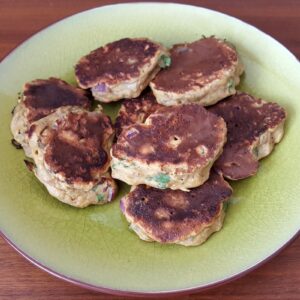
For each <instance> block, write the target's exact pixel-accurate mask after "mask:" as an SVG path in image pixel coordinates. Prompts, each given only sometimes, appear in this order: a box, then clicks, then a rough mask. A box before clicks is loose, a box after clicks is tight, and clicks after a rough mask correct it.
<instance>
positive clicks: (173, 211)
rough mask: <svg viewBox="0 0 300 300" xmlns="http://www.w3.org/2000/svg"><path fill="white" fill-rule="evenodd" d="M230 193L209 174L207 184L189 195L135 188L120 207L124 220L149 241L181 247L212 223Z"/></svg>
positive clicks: (181, 192) (215, 175)
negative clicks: (174, 244)
mask: <svg viewBox="0 0 300 300" xmlns="http://www.w3.org/2000/svg"><path fill="white" fill-rule="evenodd" d="M231 193H232V189H231V187H230V186H229V184H228V183H227V182H226V181H224V179H223V177H222V176H220V175H218V174H217V173H215V172H211V175H210V178H209V180H208V181H206V182H205V183H204V184H203V185H202V186H200V187H197V188H194V189H191V191H190V192H183V191H178V190H177V191H173V190H169V189H166V190H160V189H155V188H152V187H149V186H146V185H139V186H136V187H135V188H134V189H133V190H132V191H131V192H130V193H129V194H128V195H126V196H125V197H123V198H122V199H121V203H120V206H121V210H122V211H123V213H124V215H125V216H126V218H127V220H128V221H129V222H130V223H131V224H133V225H134V226H136V227H138V228H139V229H141V230H142V232H143V233H144V234H145V235H146V236H147V237H148V238H149V239H150V240H154V241H157V242H160V243H183V244H184V241H186V242H187V239H192V238H193V237H195V236H197V235H199V234H201V232H202V231H203V230H204V229H205V228H207V227H209V226H210V225H211V224H212V223H213V222H214V221H215V219H216V218H217V217H218V216H219V215H220V213H221V210H222V206H223V202H224V201H226V200H227V199H228V198H229V197H230V196H231ZM191 244H193V242H192V240H191V241H190V245H191ZM186 245H188V244H186ZM194 245H195V244H194Z"/></svg>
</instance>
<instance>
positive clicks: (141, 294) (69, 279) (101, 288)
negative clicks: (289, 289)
mask: <svg viewBox="0 0 300 300" xmlns="http://www.w3.org/2000/svg"><path fill="white" fill-rule="evenodd" d="M150 4H155V5H161V6H168V5H172V6H184V7H192V8H195V9H200V10H206V11H208V12H212V13H216V14H219V15H221V16H225V17H228V18H231V19H233V20H234V21H237V22H241V23H243V24H245V25H247V26H248V27H251V28H252V29H254V30H256V31H257V32H259V33H260V34H262V35H264V37H265V38H268V39H269V40H270V41H272V42H273V43H276V44H277V46H278V47H280V48H281V49H282V50H283V51H285V54H286V55H289V56H290V58H291V59H294V60H295V62H298V63H299V60H298V59H297V57H296V56H295V55H294V54H293V53H292V52H291V51H290V50H289V49H288V48H287V47H285V46H284V45H283V44H281V43H280V42H279V41H278V40H276V39H275V38H274V37H272V36H271V35H269V34H267V33H265V32H264V31H262V30H260V29H259V28H257V27H255V26H254V25H252V24H249V23H248V22H246V21H244V20H241V19H239V18H237V17H234V16H231V15H229V14H226V13H223V12H220V11H217V10H214V9H210V8H206V7H202V6H197V5H192V4H184V3H175V2H156V1H145V2H142V1H137V2H124V3H112V4H109V5H99V6H96V7H93V8H90V9H85V10H82V11H79V12H77V13H74V14H70V15H67V16H65V17H63V18H61V19H58V20H57V21H55V22H53V23H51V24H48V25H45V26H42V27H41V28H40V29H38V30H37V31H35V32H34V33H32V34H30V35H29V36H28V37H26V38H24V39H22V41H21V42H19V43H18V44H17V45H16V46H14V47H13V48H12V49H10V50H8V51H7V52H6V53H5V54H4V56H3V57H2V58H1V59H0V64H1V63H2V62H4V61H5V60H6V59H9V57H10V56H11V55H13V54H14V52H15V51H17V50H18V48H19V47H20V46H22V45H23V44H25V43H28V42H30V41H31V40H32V39H33V38H34V37H35V36H37V35H39V34H41V33H43V32H44V31H47V30H48V29H49V28H51V27H52V26H55V25H57V24H59V23H63V22H64V21H66V20H67V19H70V18H73V17H75V16H78V15H81V14H85V13H87V12H91V11H94V10H99V9H102V8H109V7H113V6H136V5H150ZM0 236H1V237H2V238H3V239H4V241H5V242H6V243H7V244H8V245H9V246H11V247H12V248H13V249H14V250H15V251H16V252H17V253H19V254H20V255H21V256H22V257H24V258H25V259H26V260H27V261H29V262H30V263H31V264H33V265H34V266H36V267H38V268H39V269H41V270H43V271H45V272H47V273H48V274H50V275H52V276H54V277H56V278H58V279H61V280H63V281H65V282H69V283H71V284H74V285H76V286H78V287H81V288H84V289H87V290H92V291H95V292H101V293H105V294H111V295H116V296H134V297H153V296H155V297H166V296H175V295H186V294H190V293H195V292H200V291H204V290H208V289H211V288H215V287H218V286H221V285H224V284H226V283H229V282H232V281H234V280H236V279H239V278H241V277H243V276H245V275H247V274H248V273H250V272H251V271H253V270H255V269H257V268H259V267H260V266H262V265H264V264H265V263H267V262H268V261H270V260H271V259H273V258H274V257H275V256H277V255H278V254H279V253H280V252H281V251H283V250H284V249H286V248H287V247H288V246H290V245H291V244H292V243H293V242H294V241H295V240H296V239H297V238H298V237H299V236H300V229H299V230H298V231H297V232H296V233H295V234H294V235H293V236H291V237H290V239H288V240H287V241H286V242H285V243H284V244H283V245H281V246H280V247H279V248H278V249H277V250H276V251H274V252H273V253H271V254H270V255H269V256H267V257H265V258H264V259H262V260H261V261H259V262H257V263H256V264H254V265H252V266H251V267H249V268H246V269H244V270H243V271H241V272H239V273H236V274H234V275H232V276H230V277H227V278H224V279H221V280H218V281H215V282H211V283H208V284H204V285H199V286H195V287H191V288H183V289H178V290H176V289H174V290H166V291H165V290H162V291H157V292H153V291H149V292H147V291H144V292H140V291H133V290H122V289H114V288H109V287H105V286H100V285H93V284H90V283H86V282H84V281H81V280H77V279H74V278H72V277H69V276H66V275H64V274H62V273H59V272H56V271H54V270H53V269H51V268H50V267H47V266H45V265H44V264H42V263H41V262H39V261H38V260H36V259H34V258H33V257H31V256H30V255H28V254H27V253H26V252H24V251H23V250H22V249H21V248H22V247H18V246H17V245H16V244H15V243H14V242H13V241H12V240H11V239H10V238H9V237H7V236H6V235H5V234H4V232H3V231H2V229H0Z"/></svg>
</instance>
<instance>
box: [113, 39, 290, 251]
mask: <svg viewBox="0 0 300 300" xmlns="http://www.w3.org/2000/svg"><path fill="white" fill-rule="evenodd" d="M170 53H171V65H170V67H169V68H165V69H163V70H162V71H160V72H159V73H158V75H157V76H156V77H155V78H154V80H153V81H152V82H151V83H150V87H151V89H152V91H153V93H154V95H153V94H151V93H150V92H149V91H148V92H146V93H144V94H142V95H141V96H140V97H139V98H135V99H131V100H126V101H125V102H124V103H123V104H122V105H121V109H120V111H119V115H118V117H117V120H116V124H117V128H118V140H117V143H116V144H115V145H114V146H113V148H112V151H111V153H112V176H113V177H114V178H117V179H121V180H123V181H125V182H126V183H128V184H131V185H133V187H132V190H131V192H130V193H129V194H128V195H126V196H125V197H123V198H122V200H121V209H122V211H123V213H124V215H125V217H126V219H127V220H128V222H129V223H130V227H131V228H132V229H133V230H134V231H135V232H136V233H137V234H138V235H139V237H140V238H141V239H143V240H146V241H157V242H160V243H176V244H182V245H185V246H192V245H199V244H201V243H203V242H204V241H205V240H206V239H207V238H208V236H209V235H210V234H212V233H213V232H215V231H218V230H220V228H221V227H222V223H223V219H224V215H225V214H224V210H223V209H222V207H223V203H224V202H225V201H226V200H228V198H229V197H230V195H231V193H232V190H231V188H230V186H229V184H228V183H227V182H226V181H224V179H223V177H226V178H228V179H231V180H236V179H242V178H246V177H248V176H251V175H254V174H255V173H256V172H257V169H258V160H259V159H261V158H263V157H265V156H267V155H268V154H270V152H271V151H272V149H273V147H274V144H275V143H278V142H279V141H280V140H281V138H282V136H283V125H284V121H285V119H286V112H285V110H284V109H283V108H281V107H280V106H279V105H278V104H275V103H267V102H266V101H263V100H261V99H257V98H255V97H252V96H250V95H248V94H245V93H241V92H238V93H236V90H235V86H236V85H237V84H238V83H239V76H240V75H241V74H242V72H243V65H242V63H241V61H240V59H239V57H238V54H237V52H236V50H235V48H234V47H233V46H232V45H231V44H229V43H227V42H224V41H222V40H219V39H216V38H213V37H212V38H204V39H201V40H199V41H196V42H194V43H190V44H183V45H175V46H173V48H172V49H171V50H170ZM230 95H232V96H230ZM228 96H229V97H228ZM154 98H156V100H157V101H156V102H155V100H154ZM221 100H222V101H221ZM219 101H220V102H219ZM217 102H219V103H217ZM191 103H195V104H191ZM196 103H197V104H196ZM199 104H200V105H199ZM171 105H176V106H171ZM201 105H202V106H209V107H207V108H206V109H205V108H203V107H202V106H201ZM165 106H168V107H165ZM216 116H218V117H221V118H216ZM224 121H225V122H224ZM223 146H224V147H223ZM200 208H201V209H200ZM208 212H209V213H208Z"/></svg>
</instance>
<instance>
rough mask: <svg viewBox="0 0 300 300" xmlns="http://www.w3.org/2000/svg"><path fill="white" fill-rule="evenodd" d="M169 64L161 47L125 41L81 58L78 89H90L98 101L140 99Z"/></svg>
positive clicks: (144, 40) (139, 40)
mask: <svg viewBox="0 0 300 300" xmlns="http://www.w3.org/2000/svg"><path fill="white" fill-rule="evenodd" d="M168 63H169V58H168V51H167V50H166V48H165V47H163V46H162V45H161V44H159V43H156V42H153V41H151V40H149V39H147V38H124V39H121V40H118V41H115V42H112V43H109V44H107V45H105V46H103V47H100V48H98V49H96V50H94V51H92V52H91V53H90V54H88V55H86V56H84V57H82V58H81V59H80V60H79V62H78V63H77V65H76V66H75V75H76V79H77V81H78V84H79V86H80V87H81V88H84V89H91V91H92V94H93V96H94V98H95V99H96V100H99V101H101V102H112V101H117V100H120V99H123V98H135V97H138V96H139V95H140V94H141V92H142V91H143V90H144V89H145V87H147V85H148V84H149V82H150V81H151V80H152V79H153V78H154V76H155V75H156V74H157V73H158V72H159V70H160V68H161V67H165V66H166V65H168Z"/></svg>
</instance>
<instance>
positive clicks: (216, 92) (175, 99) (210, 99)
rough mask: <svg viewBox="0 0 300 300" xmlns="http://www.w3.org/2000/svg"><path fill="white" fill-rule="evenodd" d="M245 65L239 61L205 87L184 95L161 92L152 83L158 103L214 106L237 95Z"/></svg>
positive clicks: (221, 72) (194, 89) (189, 91)
mask: <svg viewBox="0 0 300 300" xmlns="http://www.w3.org/2000/svg"><path fill="white" fill-rule="evenodd" d="M243 72H244V65H243V64H242V62H241V60H240V59H239V60H238V62H237V64H236V65H233V66H232V67H230V68H228V69H226V70H223V71H220V73H219V74H218V76H217V77H216V78H214V79H213V80H211V81H209V83H208V84H205V85H204V86H203V87H201V88H199V86H195V87H194V88H191V89H190V90H188V91H185V92H184V93H174V92H171V91H170V92H169V91H164V90H160V89H159V87H156V85H155V83H154V82H151V83H150V87H151V89H152V91H153V94H154V95H155V97H156V100H157V102H158V103H160V104H163V105H166V106H171V105H178V104H186V103H194V102H197V103H199V104H201V105H203V106H208V105H213V104H215V103H217V102H218V101H220V100H222V99H224V98H226V97H228V96H230V95H233V94H235V93H236V90H235V86H237V85H238V84H239V82H240V75H241V74H242V73H243Z"/></svg>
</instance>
